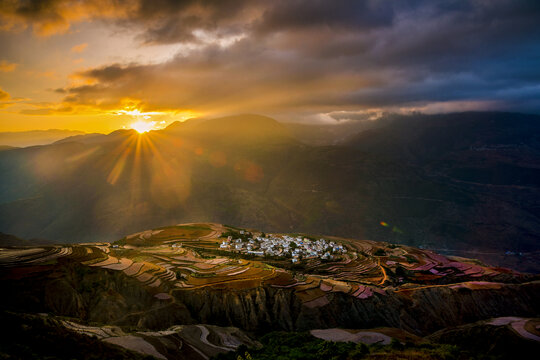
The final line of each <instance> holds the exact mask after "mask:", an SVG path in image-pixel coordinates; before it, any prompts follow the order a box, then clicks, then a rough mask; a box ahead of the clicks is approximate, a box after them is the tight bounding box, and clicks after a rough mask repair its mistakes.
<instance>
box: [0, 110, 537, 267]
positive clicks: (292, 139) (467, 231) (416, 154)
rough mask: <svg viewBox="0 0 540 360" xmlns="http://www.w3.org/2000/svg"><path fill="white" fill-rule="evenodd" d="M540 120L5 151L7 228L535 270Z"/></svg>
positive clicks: (248, 129) (85, 138)
mask: <svg viewBox="0 0 540 360" xmlns="http://www.w3.org/2000/svg"><path fill="white" fill-rule="evenodd" d="M539 120H540V117H539V116H537V115H525V114H515V113H481V112H480V113H477V112H472V113H456V114H447V115H413V116H391V117H388V118H386V119H384V120H381V122H379V123H377V121H376V122H372V123H370V124H368V125H369V126H368V127H369V129H365V128H363V129H362V130H364V131H360V132H359V133H358V134H357V135H355V136H351V135H354V133H353V132H352V131H350V132H349V134H343V133H339V132H338V133H337V135H336V132H335V131H334V133H331V132H330V131H328V130H327V129H326V128H325V127H324V126H322V127H321V126H315V125H304V126H299V125H290V124H289V125H286V124H281V123H278V122H276V121H275V120H273V119H271V118H268V117H264V116H259V115H239V116H231V117H227V118H220V119H208V120H204V119H193V120H189V121H186V122H183V123H173V124H172V125H171V126H169V127H168V128H166V129H164V130H159V131H152V132H150V133H147V134H144V135H139V134H137V133H136V132H135V131H133V130H119V131H116V132H113V133H111V134H109V135H82V136H75V137H70V138H67V139H63V140H61V141H58V142H57V143H55V144H51V145H47V146H40V147H32V148H23V149H13V150H8V151H2V152H0V172H1V173H2V174H3V180H2V183H1V185H0V186H1V187H0V201H1V204H0V231H2V232H4V233H8V234H14V235H16V236H19V237H22V238H45V239H53V240H55V241H62V242H69V243H75V242H83V241H105V240H107V241H110V240H116V239H118V238H120V237H122V236H124V235H125V234H129V233H133V232H136V231H140V230H143V229H147V228H155V227H158V226H162V225H169V224H173V223H180V222H192V221H198V222H200V221H208V222H218V223H226V224H238V225H242V226H248V227H255V228H260V229H262V230H265V229H273V230H274V231H301V232H306V233H318V234H332V235H338V236H346V237H353V238H361V239H372V240H379V241H388V242H393V243H405V244H409V245H414V246H423V247H426V248H433V249H437V250H438V251H440V252H445V251H446V252H448V253H449V254H451V255H464V254H466V255H467V256H469V257H477V258H480V259H482V260H484V261H486V262H488V263H491V264H494V265H505V266H510V267H513V268H516V269H519V270H523V271H532V272H538V271H540V268H539V267H538V266H539V265H538V264H539V263H540V261H539V250H540V245H539V244H538V239H539V237H540V218H539V216H538V214H539V213H540V211H539V208H538V204H539V200H540V192H539V190H540V189H539V187H540V180H539V179H540V156H539V152H540V136H539V134H540V131H539V130H540V122H539ZM347 126H351V128H353V126H352V125H347ZM362 126H364V125H359V127H362ZM304 129H305V131H304ZM313 134H315V135H316V136H315V135H313ZM302 135H306V136H304V137H302ZM342 135H346V136H342ZM321 139H323V140H324V141H321ZM321 144H325V145H321ZM331 144H332V145H331ZM506 252H508V254H505V253H506ZM519 253H522V254H521V255H520V254H519Z"/></svg>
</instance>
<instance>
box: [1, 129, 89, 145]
mask: <svg viewBox="0 0 540 360" xmlns="http://www.w3.org/2000/svg"><path fill="white" fill-rule="evenodd" d="M82 134H84V132H82V131H76V130H58V129H50V130H30V131H16V132H0V146H11V147H26V146H35V145H47V144H50V143H53V142H55V141H58V140H61V139H64V138H66V137H68V136H76V135H82Z"/></svg>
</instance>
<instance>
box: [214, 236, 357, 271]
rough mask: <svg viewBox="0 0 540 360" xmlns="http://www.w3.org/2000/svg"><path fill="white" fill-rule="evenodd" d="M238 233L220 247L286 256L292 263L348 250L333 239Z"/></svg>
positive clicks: (330, 257)
mask: <svg viewBox="0 0 540 360" xmlns="http://www.w3.org/2000/svg"><path fill="white" fill-rule="evenodd" d="M238 235H239V236H238V238H235V236H233V235H228V236H227V239H226V240H223V242H222V243H221V245H220V248H221V249H223V250H231V251H237V252H240V253H244V254H250V255H255V256H278V257H286V258H290V259H291V262H292V263H297V262H299V261H300V260H302V259H313V258H319V259H321V260H332V259H333V258H334V256H336V255H341V254H344V253H346V252H347V249H346V248H345V247H344V246H343V245H341V244H337V243H335V242H333V241H330V242H327V241H326V240H325V239H319V240H313V239H308V238H306V237H301V236H297V237H293V236H289V235H273V234H268V235H265V234H264V233H262V234H260V235H259V236H253V235H252V234H251V233H245V232H244V231H243V230H242V231H240V232H239V233H238Z"/></svg>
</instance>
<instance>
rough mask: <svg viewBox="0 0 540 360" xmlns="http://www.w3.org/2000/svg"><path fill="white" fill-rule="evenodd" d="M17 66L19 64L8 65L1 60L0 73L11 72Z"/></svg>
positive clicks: (8, 63) (7, 62)
mask: <svg viewBox="0 0 540 360" xmlns="http://www.w3.org/2000/svg"><path fill="white" fill-rule="evenodd" d="M18 65H19V64H15V63H10V62H9V61H6V60H2V61H0V71H2V72H11V71H13V70H15V68H16V67H17V66H18Z"/></svg>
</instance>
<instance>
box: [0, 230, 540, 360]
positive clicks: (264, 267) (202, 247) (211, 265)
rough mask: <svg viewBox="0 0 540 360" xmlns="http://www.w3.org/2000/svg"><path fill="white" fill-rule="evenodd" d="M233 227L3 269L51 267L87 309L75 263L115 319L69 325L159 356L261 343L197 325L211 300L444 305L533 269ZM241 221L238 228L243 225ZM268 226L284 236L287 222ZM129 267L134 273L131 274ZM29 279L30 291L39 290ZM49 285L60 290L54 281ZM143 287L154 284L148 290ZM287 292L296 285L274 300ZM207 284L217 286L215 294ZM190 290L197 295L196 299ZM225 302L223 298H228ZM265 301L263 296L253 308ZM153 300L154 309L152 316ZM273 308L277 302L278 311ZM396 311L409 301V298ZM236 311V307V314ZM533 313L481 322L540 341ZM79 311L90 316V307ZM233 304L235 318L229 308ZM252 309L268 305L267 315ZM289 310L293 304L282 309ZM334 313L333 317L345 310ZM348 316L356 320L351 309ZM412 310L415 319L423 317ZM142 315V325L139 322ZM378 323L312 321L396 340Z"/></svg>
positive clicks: (41, 253)
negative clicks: (252, 246)
mask: <svg viewBox="0 0 540 360" xmlns="http://www.w3.org/2000/svg"><path fill="white" fill-rule="evenodd" d="M232 229H233V228H231V227H228V226H225V225H220V224H185V225H176V226H172V227H165V228H159V229H152V230H147V231H144V232H140V233H137V234H133V235H130V236H127V237H125V238H123V239H121V240H119V241H117V242H115V243H112V244H110V243H81V244H76V245H70V246H62V245H49V246H39V247H9V248H1V249H0V271H2V273H1V274H2V281H5V282H6V284H15V282H19V281H20V280H23V281H30V283H32V284H34V285H32V286H35V285H36V284H39V283H40V281H39V280H32V279H39V274H40V273H42V274H45V275H44V277H45V278H46V279H47V278H48V279H50V281H51V282H50V284H53V285H54V286H59V287H58V290H59V291H62V292H64V293H66V292H67V293H66V294H67V295H66V299H72V300H66V301H65V302H63V300H59V301H60V303H61V306H67V307H66V309H67V310H63V311H66V313H70V312H73V311H78V310H77V309H78V308H73V307H72V304H75V306H79V307H80V306H81V305H80V304H81V303H80V301H82V300H77V299H81V298H79V297H78V296H79V295H73V294H71V293H70V291H72V290H70V287H69V286H67V285H65V283H64V285H61V284H60V283H57V282H56V280H54V279H57V278H60V277H61V276H66V274H67V273H66V272H64V269H72V270H74V271H75V272H74V273H73V272H72V273H70V275H69V277H72V276H77V275H76V274H82V275H81V278H80V280H79V281H80V282H81V283H82V284H80V286H81V287H80V288H79V291H85V292H86V294H87V296H88V298H87V299H88V300H86V301H87V303H86V304H85V305H86V306H93V307H94V309H96V310H95V311H97V313H98V314H97V315H96V314H95V313H94V315H93V316H97V317H98V318H101V319H107V316H108V317H109V318H110V319H112V320H114V322H111V323H110V324H114V325H110V326H95V323H88V320H91V319H90V318H86V319H85V320H84V321H86V324H84V321H82V322H81V321H78V320H82V318H81V317H75V318H73V320H70V321H68V320H65V319H62V320H61V322H62V324H63V325H62V326H63V327H64V328H65V329H67V330H68V331H71V332H76V333H78V334H82V335H88V336H93V337H94V338H97V339H99V341H102V342H104V343H108V344H114V345H116V346H120V347H121V348H124V349H127V350H126V351H128V350H129V351H135V352H138V353H140V354H143V355H149V356H152V357H154V358H158V359H170V358H176V357H185V358H194V359H208V358H210V357H212V356H215V355H217V354H219V353H223V352H228V351H233V350H235V349H236V348H237V347H238V346H239V345H241V344H247V345H251V346H253V345H254V343H253V342H251V340H250V339H249V338H248V337H247V336H245V335H244V333H242V331H240V330H238V329H237V328H232V327H231V328H225V327H219V326H213V325H200V324H199V325H197V323H194V322H193V321H194V319H195V318H196V316H199V315H197V314H199V313H201V312H203V311H206V312H207V315H205V316H206V317H203V316H201V317H200V318H199V321H200V322H203V323H212V324H213V323H214V322H212V321H213V319H216V317H217V319H218V321H217V322H216V324H223V325H234V326H238V327H240V328H242V329H244V330H249V329H250V326H251V325H250V324H252V320H253V319H254V320H255V321H265V320H264V319H265V318H264V317H267V316H275V318H274V319H276V318H277V319H278V320H279V319H280V316H282V315H281V313H280V311H281V310H280V309H281V306H282V304H283V302H285V301H286V302H287V305H286V306H288V307H290V308H294V307H295V306H300V308H301V310H300V311H301V312H302V311H307V314H310V312H311V313H313V312H317V311H321V312H324V311H327V309H330V308H332V306H335V303H336V299H341V300H338V301H349V302H348V304H358V303H361V304H364V303H365V304H366V305H365V306H368V308H366V309H374V308H373V307H372V308H369V306H373V304H396V301H399V302H404V304H406V303H408V301H410V299H413V301H418V299H419V298H418V297H417V295H418V294H419V293H422V292H431V293H432V294H436V293H437V292H438V291H439V290H442V291H443V292H442V293H440V294H441V295H434V296H441V298H440V299H439V300H437V301H439V304H440V306H445V302H446V299H448V296H450V297H452V296H456V297H458V296H459V294H463V293H469V292H473V291H484V294H486V291H487V292H489V291H495V292H497V291H501V293H504V291H507V290H505V289H508V288H511V287H512V286H514V285H512V284H520V283H527V284H532V285H530V286H531V287H533V286H534V283H535V280H536V278H535V277H534V276H532V275H527V274H520V273H517V272H515V271H512V270H509V269H503V268H495V267H490V266H487V265H484V264H482V263H480V262H478V261H477V260H473V259H464V258H452V257H445V256H441V255H439V254H436V253H434V252H432V251H429V250H422V249H416V248H412V247H408V246H402V245H393V244H388V243H382V242H374V241H368V240H351V239H341V238H335V237H328V238H326V240H328V241H334V242H336V243H339V244H342V245H343V246H344V247H345V248H346V251H345V252H341V253H339V254H337V255H335V256H334V258H333V259H331V260H323V259H321V258H317V257H311V258H307V259H304V260H301V261H300V262H299V263H294V264H293V263H291V260H290V259H287V258H284V257H262V256H254V255H248V254H246V253H241V252H238V251H235V250H223V249H221V248H220V244H221V243H222V241H223V240H224V239H225V238H226V237H225V235H226V234H230V233H231V230H232ZM234 230H235V231H241V229H237V228H234ZM244 231H245V233H250V234H253V236H258V235H259V234H260V232H257V231H256V230H249V229H244ZM271 235H272V236H275V237H280V236H284V235H289V234H271ZM290 236H292V235H290ZM295 236H296V235H295ZM306 236H307V235H306ZM64 265H67V266H65V267H64ZM85 269H86V270H85ZM100 269H101V270H100ZM46 274H54V275H46ZM85 274H92V275H91V276H93V277H94V279H97V281H98V283H97V284H91V283H88V284H84V282H85V281H84V279H86V277H85V276H86V275H85ZM103 275H107V276H103ZM103 279H108V280H106V281H105V283H106V284H108V285H107V286H109V288H108V290H104V292H101V293H100V294H101V295H100V296H101V297H98V298H97V299H95V300H94V299H93V295H92V294H94V293H93V291H94V290H95V289H96V288H99V287H100V286H102V285H103V281H104V280H103ZM127 279H131V280H129V281H126V280H127ZM115 281H117V282H118V284H117V285H114V282H115ZM128 282H129V285H128V284H127V283H128ZM536 282H537V281H536ZM55 284H56V285H55ZM66 286H67V287H66ZM70 286H71V285H70ZM123 286H129V289H127V288H124V290H122V289H120V288H119V287H123ZM23 289H25V288H24V287H23ZM29 291H30V294H32V293H31V290H29ZM43 291H44V299H45V301H47V300H46V299H47V291H48V290H47V289H46V288H45V289H44V290H43ZM51 291H53V294H54V296H56V293H54V291H56V290H51ZM118 291H124V299H128V298H129V297H130V296H133V297H135V299H136V302H135V303H132V304H131V305H129V306H128V304H127V303H126V302H125V300H118V301H117V300H116V299H118V298H119V294H118V293H117V292H118ZM139 291H140V292H142V293H143V294H145V295H140V294H139V293H138V292H139ZM69 294H71V295H69ZM105 294H107V295H105ZM266 294H268V295H266ZM278 294H281V295H280V296H290V297H289V298H287V299H285V298H282V300H280V301H282V302H277V300H276V299H277V295H278ZM285 294H289V295H285ZM209 296H215V297H214V298H213V299H214V300H212V299H211V298H209ZM264 296H271V297H272V300H270V301H271V302H273V305H272V308H271V309H268V308H266V309H265V308H264V304H265V300H264ZM529 296H532V298H534V296H535V293H530V295H529ZM107 297H109V298H107ZM226 297H228V298H226ZM21 298H22V299H25V296H24V295H22V297H21ZM532 298H531V297H529V298H527V297H526V298H525V299H532ZM73 299H75V300H73ZM145 299H146V300H145ZM190 299H198V300H193V301H194V302H191V301H192V300H190ZM344 299H345V300H344ZM426 299H427V300H426V301H428V303H424V305H423V306H428V304H432V300H431V298H429V297H426ZM441 299H442V300H441ZM145 301H146V303H147V304H149V303H152V304H153V305H152V306H151V307H149V309H145V308H144V306H145V305H142V306H143V307H142V308H139V309H138V310H137V309H135V310H133V309H132V308H131V307H132V306H135V307H137V305H134V304H137V303H139V302H140V304H144V303H145ZM266 301H269V299H268V298H267V300H266ZM440 301H442V302H440ZM498 301H500V300H498ZM527 301H529V300H527ZM531 301H532V300H531ZM94 302H95V303H94ZM533 302H534V301H533ZM102 303H103V305H101V304H102ZM123 304H125V305H123ZM209 304H210V305H209ZM370 304H371V305H370ZM531 304H532V303H531ZM222 305H223V306H225V307H220V306H222ZM11 306H12V305H11ZM118 306H120V308H122V307H124V308H123V310H121V312H120V313H121V314H120V313H118V310H117V309H119V308H118ZM210 306H214V309H215V310H213V309H211V308H210ZM257 306H261V308H260V309H259V308H256V307H257ZM355 306H356V305H355ZM359 306H362V305H359ZM378 306H379V305H378ZM385 306H386V305H385ZM438 306H439V305H438ZM238 309H244V310H242V311H244V312H243V313H240V314H239V313H238V311H239V310H238ZM340 309H341V308H340ZM518 310H519V309H518ZM146 311H148V313H149V314H148V316H146V315H145V316H143V313H145V312H146ZM169 311H172V313H173V314H175V315H174V316H175V317H176V319H177V320H178V319H184V320H185V321H186V322H180V324H190V325H182V326H178V325H175V324H178V322H172V323H169V325H164V324H167V318H168V316H169V315H168V314H169ZM273 311H275V312H276V313H274V314H272V313H271V312H273ZM355 311H357V310H355ZM361 311H366V310H361ZM368 311H370V310H368ZM377 311H378V310H375V311H373V312H377ZM396 311H399V312H400V313H401V311H403V310H399V309H398V310H396ZM36 312H38V313H39V311H36ZM101 312H104V315H103V317H100V316H101V315H100V314H99V313H101ZM229 312H230V313H231V314H233V315H229ZM186 313H187V314H190V315H186ZM525 313H526V312H525ZM525 313H520V312H519V311H517V312H513V311H510V312H508V313H507V314H508V315H518V316H507V317H504V318H495V319H493V320H490V321H491V322H489V323H487V322H485V323H479V325H474V326H487V325H489V326H491V325H493V326H499V327H504V328H505V329H507V330H508V331H511V332H512V334H517V336H519V337H521V338H523V339H526V340H528V341H533V342H539V343H540V333H539V332H538V328H539V325H538V324H539V322H538V319H531V318H530V317H529V318H528V317H525V316H521V315H522V314H525ZM79 314H82V315H81V316H82V317H84V316H85V312H84V311H83V312H81V313H79ZM153 314H155V315H153ZM160 314H161V315H160ZM191 314H195V316H192V315H191ZM270 314H272V315H270ZM493 314H494V315H490V316H486V318H488V317H489V318H492V317H493V316H500V315H499V314H500V312H498V311H494V313H493ZM336 315H337V316H340V314H336ZM526 315H527V314H526ZM530 315H531V314H529V315H527V316H530ZM532 315H534V316H536V315H535V314H532ZM40 316H41V315H40ZM154 316H155V318H154ZM220 316H224V317H225V318H220ZM229 316H236V318H235V319H231V318H227V317H229ZM244 316H245V317H246V319H245V321H244V320H243V317H244ZM248 316H254V317H256V316H261V317H262V319H263V320H260V318H259V319H257V318H253V319H252V318H251V317H249V318H248ZM284 316H290V315H287V313H285V315H284ZM299 316H300V315H299ZM308 316H309V315H308ZM332 316H333V315H332ZM360 316H363V315H360ZM375 316H376V315H375ZM519 316H521V317H519ZM130 319H139V320H133V321H132V320H130ZM141 319H145V320H144V322H141V321H142V320H141ZM153 319H155V320H153ZM158 319H159V320H158ZM297 319H298V318H297ZM331 319H333V320H332V321H334V320H335V319H337V318H336V317H331ZM156 321H157V322H156ZM180 321H182V320H180ZM339 321H341V322H345V323H346V322H347V320H346V319H345V320H339ZM385 321H386V320H385ZM385 321H380V320H379V322H382V323H383V324H384V323H387V322H385ZM409 321H412V322H413V324H414V321H415V320H414V319H411V320H409ZM390 322H391V321H390ZM106 324H109V322H106ZM135 324H137V329H138V330H137V331H134V330H133V329H132V326H133V325H135ZM262 324H264V323H262ZM308 324H309V322H308ZM331 324H333V323H329V325H331ZM121 325H124V326H128V327H127V328H126V327H121ZM143 325H145V326H143ZM323 325H326V324H323ZM259 326H260V325H259ZM262 326H264V325H262ZM282 326H290V325H287V322H286V320H285V322H284V323H283V325H282ZM394 326H395V325H394ZM471 326H472V325H471ZM474 326H473V328H474ZM291 327H292V326H290V327H289V328H291ZM330 327H331V328H332V327H335V325H331V326H330ZM149 329H160V331H150V330H149ZM311 329H317V328H316V327H314V328H311ZM351 329H352V328H351ZM400 329H401V330H399V329H395V330H396V331H397V330H399V331H402V330H407V331H411V329H412V330H414V328H407V326H404V327H400ZM466 329H468V328H466ZM381 331H382V330H381ZM381 331H379V330H376V331H375V330H373V331H367V330H362V331H360V330H358V329H357V330H354V329H353V330H343V329H321V330H314V332H312V334H313V335H314V336H316V337H319V338H321V339H335V340H337V341H345V340H344V339H348V340H347V341H353V342H364V343H370V342H371V343H381V344H387V343H389V341H390V338H391V337H392V338H395V336H394V335H395V334H394V335H393V333H392V332H387V333H385V332H384V331H382V332H381ZM398 335H399V334H398ZM398 338H399V336H398Z"/></svg>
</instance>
